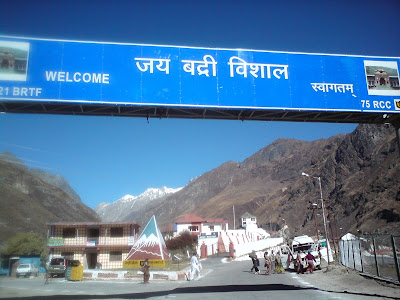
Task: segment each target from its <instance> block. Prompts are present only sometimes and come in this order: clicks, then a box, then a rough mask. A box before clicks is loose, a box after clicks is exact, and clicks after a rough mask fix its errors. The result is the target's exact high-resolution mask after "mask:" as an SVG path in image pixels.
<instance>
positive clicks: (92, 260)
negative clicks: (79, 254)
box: [86, 253, 97, 269]
mask: <svg viewBox="0 0 400 300" xmlns="http://www.w3.org/2000/svg"><path fill="white" fill-rule="evenodd" d="M86 260H87V267H88V269H96V263H97V253H86Z"/></svg>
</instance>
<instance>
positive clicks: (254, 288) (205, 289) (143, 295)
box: [9, 284, 317, 300]
mask: <svg viewBox="0 0 400 300" xmlns="http://www.w3.org/2000/svg"><path fill="white" fill-rule="evenodd" d="M293 290H294V291H296V290H297V291H301V290H317V289H316V288H313V287H299V286H294V285H286V284H251V285H223V286H198V287H180V288H175V289H172V290H168V291H154V292H140V293H126V294H109V295H76V294H74V295H52V296H32V297H25V298H24V299H31V300H36V299H38V300H39V299H109V298H116V299H148V298H152V297H162V296H168V295H175V294H205V293H230V292H258V291H293ZM215 296H216V298H217V299H218V295H217V294H216V295H215ZM9 299H17V298H9Z"/></svg>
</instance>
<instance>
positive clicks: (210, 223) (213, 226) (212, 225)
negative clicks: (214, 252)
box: [175, 214, 228, 237]
mask: <svg viewBox="0 0 400 300" xmlns="http://www.w3.org/2000/svg"><path fill="white" fill-rule="evenodd" d="M175 229H176V235H179V234H180V233H181V232H183V231H189V232H190V233H191V234H192V235H198V236H205V237H212V236H214V237H218V233H219V232H221V231H225V230H228V222H227V221H226V220H224V219H221V218H217V219H203V218H200V217H199V216H197V215H195V214H187V215H186V216H184V217H182V218H180V219H178V220H177V221H176V222H175Z"/></svg>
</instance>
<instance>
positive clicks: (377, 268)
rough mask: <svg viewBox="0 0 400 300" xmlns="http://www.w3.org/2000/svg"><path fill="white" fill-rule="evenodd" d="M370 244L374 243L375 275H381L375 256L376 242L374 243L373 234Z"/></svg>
mask: <svg viewBox="0 0 400 300" xmlns="http://www.w3.org/2000/svg"><path fill="white" fill-rule="evenodd" d="M372 244H373V245H374V257H375V268H376V276H378V277H381V275H380V272H379V265H378V258H377V256H376V244H375V237H374V236H372Z"/></svg>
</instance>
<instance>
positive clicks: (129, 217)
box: [95, 186, 182, 222]
mask: <svg viewBox="0 0 400 300" xmlns="http://www.w3.org/2000/svg"><path fill="white" fill-rule="evenodd" d="M181 189H182V188H177V189H172V188H168V187H166V186H163V187H161V188H148V189H147V190H146V191H145V192H144V193H142V194H140V195H139V196H132V195H130V194H127V195H125V196H123V197H122V198H120V199H118V200H117V201H115V202H113V203H104V202H103V203H100V204H99V205H98V206H97V207H96V208H95V211H96V212H97V214H98V215H99V216H100V217H101V219H102V220H103V221H107V222H115V221H136V220H135V212H136V213H138V212H140V211H141V210H142V209H145V208H146V207H147V206H152V205H153V204H155V203H154V202H158V201H161V200H162V199H164V198H166V197H168V196H169V195H172V194H174V193H176V192H178V191H180V190H181Z"/></svg>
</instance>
